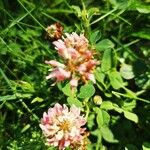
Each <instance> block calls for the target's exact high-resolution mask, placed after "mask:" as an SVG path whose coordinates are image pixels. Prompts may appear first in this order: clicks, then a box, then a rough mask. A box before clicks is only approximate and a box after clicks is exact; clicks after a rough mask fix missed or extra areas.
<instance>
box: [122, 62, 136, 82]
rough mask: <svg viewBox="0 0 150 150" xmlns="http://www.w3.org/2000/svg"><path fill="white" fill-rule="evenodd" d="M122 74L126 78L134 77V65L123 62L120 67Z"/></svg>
mask: <svg viewBox="0 0 150 150" xmlns="http://www.w3.org/2000/svg"><path fill="white" fill-rule="evenodd" d="M120 74H121V76H122V77H123V78H124V79H127V80H129V79H132V78H134V73H133V67H132V66H131V65H127V64H122V65H121V68H120Z"/></svg>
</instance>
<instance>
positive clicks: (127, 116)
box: [124, 111, 138, 123]
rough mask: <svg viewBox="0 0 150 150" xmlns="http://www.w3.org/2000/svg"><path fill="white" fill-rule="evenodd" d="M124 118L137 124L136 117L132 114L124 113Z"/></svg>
mask: <svg viewBox="0 0 150 150" xmlns="http://www.w3.org/2000/svg"><path fill="white" fill-rule="evenodd" d="M124 116H125V117H126V118H127V119H129V120H131V121H133V122H135V123H138V116H137V115H136V114H134V113H132V112H129V111H124Z"/></svg>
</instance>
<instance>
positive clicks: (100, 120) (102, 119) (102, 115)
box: [96, 109, 110, 128]
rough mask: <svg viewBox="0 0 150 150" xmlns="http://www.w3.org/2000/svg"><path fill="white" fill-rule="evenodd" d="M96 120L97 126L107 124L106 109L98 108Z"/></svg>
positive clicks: (108, 119)
mask: <svg viewBox="0 0 150 150" xmlns="http://www.w3.org/2000/svg"><path fill="white" fill-rule="evenodd" d="M96 121H97V124H98V126H99V127H100V128H101V127H102V126H105V125H108V124H109V121H110V116H109V114H108V113H107V112H106V111H104V110H102V109H99V111H98V114H97V117H96Z"/></svg>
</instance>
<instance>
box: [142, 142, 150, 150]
mask: <svg viewBox="0 0 150 150" xmlns="http://www.w3.org/2000/svg"><path fill="white" fill-rule="evenodd" d="M142 150H150V143H148V142H144V143H143V145H142Z"/></svg>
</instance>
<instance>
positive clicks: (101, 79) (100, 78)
mask: <svg viewBox="0 0 150 150" xmlns="http://www.w3.org/2000/svg"><path fill="white" fill-rule="evenodd" d="M94 75H95V78H96V80H98V81H99V82H100V83H102V84H104V79H105V73H104V72H102V71H101V70H100V69H97V70H96V71H95V73H94Z"/></svg>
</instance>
